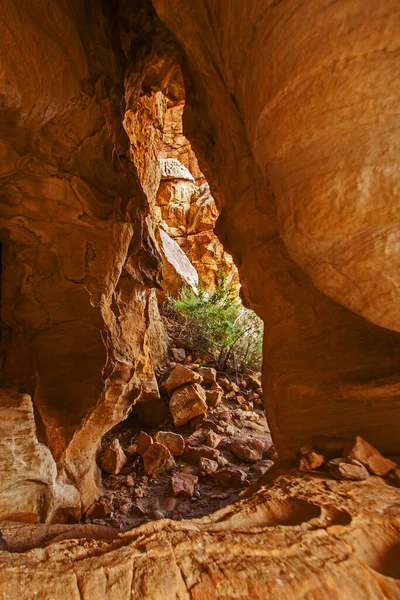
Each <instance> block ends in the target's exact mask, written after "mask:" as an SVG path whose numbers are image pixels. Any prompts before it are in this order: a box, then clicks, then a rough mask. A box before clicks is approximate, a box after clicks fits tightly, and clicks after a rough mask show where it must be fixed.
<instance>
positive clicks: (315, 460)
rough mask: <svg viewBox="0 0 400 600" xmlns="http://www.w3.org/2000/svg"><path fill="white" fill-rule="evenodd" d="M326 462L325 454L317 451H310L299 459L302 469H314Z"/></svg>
mask: <svg viewBox="0 0 400 600" xmlns="http://www.w3.org/2000/svg"><path fill="white" fill-rule="evenodd" d="M325 462H326V459H325V456H324V455H323V454H317V453H316V452H309V453H308V454H303V455H302V456H301V458H300V461H299V469H300V471H312V470H313V469H318V468H319V467H322V466H323V465H324V464H325Z"/></svg>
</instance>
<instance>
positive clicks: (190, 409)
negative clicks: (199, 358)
mask: <svg viewBox="0 0 400 600" xmlns="http://www.w3.org/2000/svg"><path fill="white" fill-rule="evenodd" d="M169 409H170V411H171V414H172V417H173V419H174V423H175V426H176V427H180V426H182V425H185V424H186V423H188V422H189V421H190V420H191V419H193V418H194V417H197V416H198V415H201V414H202V413H205V412H206V411H207V403H206V395H205V392H204V390H203V388H202V387H201V386H200V385H198V384H197V383H194V384H192V385H185V386H184V387H181V388H179V389H177V390H176V391H175V392H174V393H173V394H172V398H171V400H170V401H169Z"/></svg>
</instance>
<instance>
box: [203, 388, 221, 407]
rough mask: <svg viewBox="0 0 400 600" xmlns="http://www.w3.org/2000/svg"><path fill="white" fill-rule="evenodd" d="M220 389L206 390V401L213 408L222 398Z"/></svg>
mask: <svg viewBox="0 0 400 600" xmlns="http://www.w3.org/2000/svg"><path fill="white" fill-rule="evenodd" d="M222 393H223V392H222V390H206V402H207V404H208V406H209V407H210V408H215V407H216V406H218V404H220V402H221V400H222Z"/></svg>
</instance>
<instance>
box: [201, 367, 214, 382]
mask: <svg viewBox="0 0 400 600" xmlns="http://www.w3.org/2000/svg"><path fill="white" fill-rule="evenodd" d="M198 374H199V375H201V377H202V378H203V381H204V383H205V384H206V385H212V384H213V383H216V382H217V371H216V370H215V369H214V368H213V367H200V368H199V370H198Z"/></svg>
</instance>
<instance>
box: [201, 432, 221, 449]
mask: <svg viewBox="0 0 400 600" xmlns="http://www.w3.org/2000/svg"><path fill="white" fill-rule="evenodd" d="M221 441H222V436H220V435H218V433H215V431H213V430H212V429H211V430H210V431H209V432H208V433H207V437H206V442H205V445H206V446H210V448H218V446H219V444H220V443H221Z"/></svg>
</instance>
